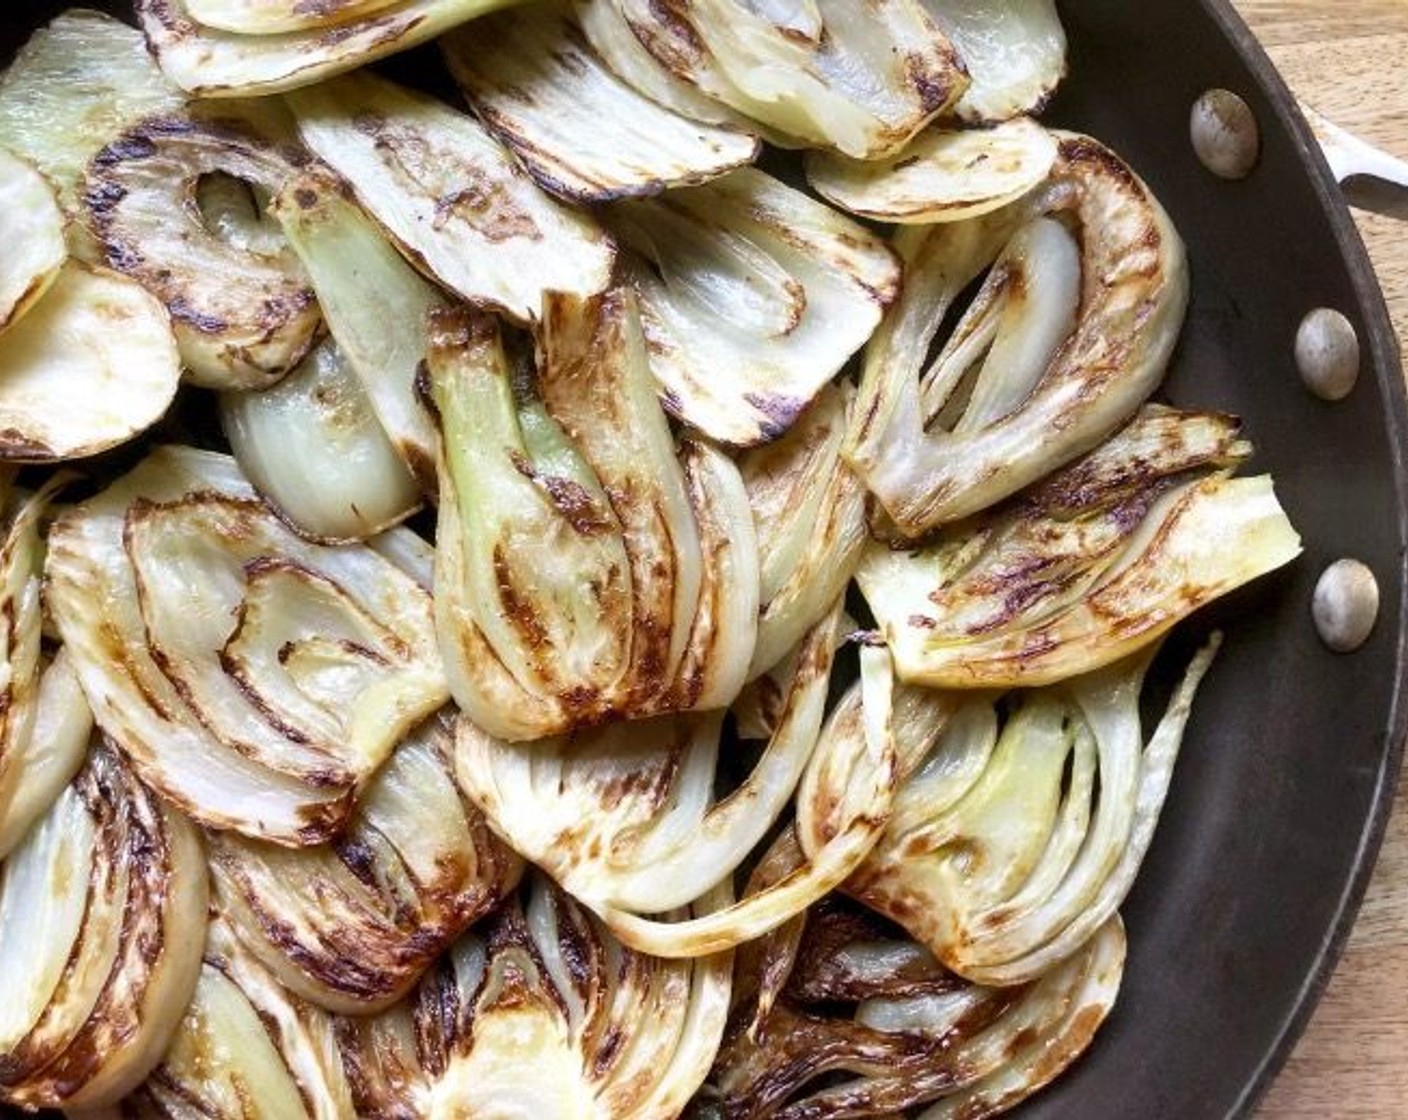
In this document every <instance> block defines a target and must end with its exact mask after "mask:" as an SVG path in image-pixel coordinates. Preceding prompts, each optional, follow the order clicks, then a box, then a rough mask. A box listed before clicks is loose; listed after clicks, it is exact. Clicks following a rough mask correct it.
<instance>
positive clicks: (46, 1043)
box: [0, 742, 206, 1109]
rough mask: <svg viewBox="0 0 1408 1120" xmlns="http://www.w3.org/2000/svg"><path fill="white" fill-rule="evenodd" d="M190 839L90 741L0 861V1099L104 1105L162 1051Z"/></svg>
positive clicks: (175, 994) (174, 994)
mask: <svg viewBox="0 0 1408 1120" xmlns="http://www.w3.org/2000/svg"><path fill="white" fill-rule="evenodd" d="M205 908H206V874H205V859H204V853H203V852H202V850H201V844H200V837H199V835H198V833H197V832H196V830H195V828H194V827H193V826H192V825H191V823H190V822H189V821H188V820H186V818H185V817H183V816H182V815H181V814H180V813H178V812H176V811H174V810H172V809H171V808H169V807H167V806H166V805H165V804H164V803H163V802H162V801H161V800H159V799H158V798H157V797H156V796H155V795H154V794H152V793H151V792H150V791H149V790H148V789H147V788H146V787H145V786H143V785H142V783H141V782H139V781H138V780H137V777H136V775H135V774H134V773H133V772H132V770H131V769H130V768H129V767H128V765H127V763H126V762H124V761H123V759H122V757H121V756H120V755H119V754H118V752H117V751H115V750H114V749H113V748H112V747H111V745H109V744H107V743H105V742H97V743H95V744H94V745H93V747H92V749H91V750H90V751H89V754H88V760H87V763H86V764H85V765H84V767H83V769H82V770H81V771H80V772H79V773H78V775H77V776H76V777H75V778H74V780H73V782H72V784H70V785H69V786H68V788H67V789H65V790H64V792H63V793H62V794H60V795H59V797H58V799H57V800H56V801H55V802H54V803H53V804H52V805H51V806H50V807H49V809H48V811H47V812H46V813H45V814H44V816H43V817H42V818H41V819H40V820H39V822H38V823H37V824H36V825H35V827H34V828H32V829H31V830H30V831H29V833H28V834H27V835H26V837H25V839H24V842H23V843H22V844H21V845H20V846H19V847H18V848H16V849H15V850H14V851H13V852H12V853H11V854H10V856H9V858H8V859H7V860H6V861H5V863H4V864H3V866H0V992H3V994H4V997H5V998H4V999H3V1000H0V1050H2V1051H3V1053H4V1054H5V1062H4V1064H3V1067H0V1101H4V1102H5V1103H7V1104H14V1105H20V1106H22V1107H24V1108H27V1109H38V1108H72V1109H84V1108H93V1107H98V1106H102V1105H109V1104H112V1103H114V1102H115V1101H117V1100H118V1099H120V1098H121V1097H122V1096H124V1095H125V1094H126V1093H128V1092H130V1091H131V1090H132V1089H134V1088H136V1087H137V1085H138V1084H140V1083H141V1081H142V1079H143V1078H145V1077H146V1076H147V1074H148V1073H149V1072H150V1071H151V1069H152V1067H153V1066H155V1065H156V1064H157V1063H158V1062H159V1061H160V1060H161V1055H162V1052H163V1050H165V1048H166V1045H167V1042H168V1041H169V1040H170V1038H171V1036H172V1033H173V1032H174V1031H175V1030H176V1029H177V1026H178V1024H179V1023H180V1022H181V1017H182V1015H183V1014H184V1013H185V1010H186V1005H187V1003H188V1001H189V1000H190V998H191V991H192V989H193V988H194V986H195V982H196V972H197V969H198V968H199V965H200V946H201V942H202V941H203V937H202V932H203V930H204V929H205Z"/></svg>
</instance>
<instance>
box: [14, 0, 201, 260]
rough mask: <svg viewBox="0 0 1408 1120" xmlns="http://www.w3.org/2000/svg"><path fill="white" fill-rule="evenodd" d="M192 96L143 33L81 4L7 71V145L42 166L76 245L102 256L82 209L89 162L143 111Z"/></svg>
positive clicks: (41, 33)
mask: <svg viewBox="0 0 1408 1120" xmlns="http://www.w3.org/2000/svg"><path fill="white" fill-rule="evenodd" d="M185 100H186V98H185V95H184V94H183V93H182V92H181V91H180V90H178V89H176V88H175V87H173V86H172V85H171V84H170V83H169V82H168V81H167V80H166V79H165V78H164V77H163V76H162V73H161V71H160V70H159V69H158V68H157V66H156V63H155V62H153V61H152V58H151V56H150V55H149V54H148V53H147V47H146V43H145V42H144V41H143V39H142V35H141V33H140V32H138V31H136V30H134V29H133V28H131V27H128V26H127V24H125V23H121V22H119V21H118V20H115V19H113V18H112V17H111V16H107V15H104V14H102V13H101V12H94V11H88V10H87V9H83V8H75V9H72V10H70V11H67V12H64V13H63V14H61V15H59V16H57V17H56V18H55V19H54V20H53V21H52V22H50V23H49V24H47V25H46V26H44V27H42V28H40V29H39V30H38V31H36V32H35V33H34V34H33V35H32V36H31V37H30V39H29V41H28V42H27V43H25V45H24V47H23V48H21V50H20V52H19V54H18V55H17V56H16V58H15V60H14V62H12V63H11V64H10V66H9V67H8V68H7V69H6V70H5V72H4V73H3V74H0V146H3V147H6V148H9V149H10V150H11V151H12V152H14V153H15V154H16V155H19V156H21V157H23V158H24V159H26V160H28V161H29V162H30V163H32V164H33V165H34V166H35V167H36V168H38V169H39V171H41V172H42V173H43V174H44V176H45V178H47V179H48V180H49V182H50V183H51V184H52V185H53V187H54V189H55V191H56V192H57V193H58V196H59V202H60V205H61V206H62V207H63V211H64V213H65V214H66V215H67V216H68V217H69V218H70V219H72V220H71V221H70V223H69V225H68V229H67V233H68V236H69V239H70V242H71V244H72V246H73V249H74V251H75V252H77V253H79V254H80V255H82V256H84V257H85V258H87V259H90V260H92V259H96V258H95V257H94V256H93V255H92V254H93V248H92V246H91V243H90V241H89V239H88V237H87V230H86V227H85V226H84V224H83V222H82V221H80V220H77V219H79V218H80V216H81V214H82V206H81V195H82V190H81V185H82V179H83V172H84V170H85V169H86V168H87V166H88V161H89V160H90V159H92V158H93V156H94V155H96V154H97V152H98V151H99V149H101V148H103V147H105V146H106V145H107V144H109V143H111V142H112V141H113V140H114V139H116V138H117V137H118V136H119V135H120V134H121V133H123V132H125V131H126V130H127V129H128V128H130V127H131V126H132V125H134V124H136V123H137V122H138V121H139V120H141V119H142V118H143V117H147V116H151V115H153V114H161V113H176V112H180V110H181V108H182V106H183V105H184V104H185Z"/></svg>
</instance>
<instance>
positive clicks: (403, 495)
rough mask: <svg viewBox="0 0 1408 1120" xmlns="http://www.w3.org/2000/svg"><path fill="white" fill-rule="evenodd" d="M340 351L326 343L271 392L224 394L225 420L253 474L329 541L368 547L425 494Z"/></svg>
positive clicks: (294, 518)
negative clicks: (365, 543)
mask: <svg viewBox="0 0 1408 1120" xmlns="http://www.w3.org/2000/svg"><path fill="white" fill-rule="evenodd" d="M349 366H350V363H349V362H348V360H347V358H346V356H345V355H344V354H343V352H342V350H341V348H340V347H339V346H338V345H337V343H336V342H334V341H333V340H332V339H331V338H327V339H324V340H323V341H322V342H320V343H319V344H318V345H317V346H315V347H314V348H313V351H312V353H311V354H309V355H308V357H306V358H304V359H303V361H302V363H300V364H299V366H298V368H297V369H295V370H294V371H293V372H292V373H290V374H289V375H288V376H287V377H285V378H283V380H281V381H280V382H279V383H278V384H277V385H275V386H273V387H272V388H269V389H264V390H247V391H245V392H234V393H225V394H223V395H222V396H221V398H220V422H221V426H222V427H223V428H224V431H225V438H226V439H228V440H229V441H230V449H231V450H232V451H233V452H234V454H235V461H236V462H238V463H239V465H240V469H241V470H242V471H244V473H245V476H246V477H247V478H248V479H249V480H250V481H251V482H252V483H254V485H255V487H256V488H257V489H258V490H259V492H260V493H261V494H263V495H264V497H265V498H266V499H267V500H268V501H270V502H271V503H272V504H273V505H274V506H275V507H277V508H278V510H279V511H280V512H281V513H282V514H284V516H285V517H287V518H288V520H289V521H290V522H291V523H292V524H294V525H295V526H297V527H298V528H299V529H300V530H302V531H303V532H304V533H305V534H307V535H308V536H311V537H316V538H319V539H321V540H327V541H337V540H344V541H345V540H360V539H365V538H366V537H370V536H373V535H375V534H377V533H380V532H381V531H383V530H385V529H389V528H390V527H391V526H393V525H396V524H399V523H400V522H401V521H403V520H404V519H405V518H406V517H407V516H409V515H410V514H411V513H413V512H415V510H417V509H419V508H420V504H421V492H420V486H419V485H417V483H416V480H415V479H414V478H412V477H411V473H410V471H409V469H407V467H406V465H405V463H404V462H402V459H401V456H400V455H398V454H397V452H396V448H395V447H393V446H392V444H391V441H390V440H389V439H388V438H387V436H386V432H385V431H384V430H383V428H382V426H381V424H380V423H379V422H378V420H377V417H376V413H375V412H374V411H373V410H372V405H371V401H370V400H369V399H368V396H367V392H366V390H365V389H364V388H363V387H362V383H361V381H360V380H358V378H357V375H356V374H354V373H353V372H352V370H351V369H350V368H349Z"/></svg>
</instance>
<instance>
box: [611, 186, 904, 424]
mask: <svg viewBox="0 0 1408 1120" xmlns="http://www.w3.org/2000/svg"><path fill="white" fill-rule="evenodd" d="M605 220H606V222H607V224H608V225H609V226H610V227H611V229H612V230H613V232H615V233H616V234H617V236H618V237H619V238H620V239H621V241H622V243H623V244H624V245H625V246H627V247H629V248H630V249H631V250H632V252H633V253H634V254H635V256H634V258H631V259H628V260H627V262H626V264H627V269H626V272H627V275H628V276H629V278H630V280H631V282H632V284H633V285H634V286H635V288H636V290H637V292H638V293H639V295H640V303H641V317H642V322H643V323H644V326H645V333H646V338H647V340H648V341H649V343H650V368H651V372H652V373H653V374H654V376H655V377H656V379H657V380H658V381H659V382H660V387H661V395H662V399H663V401H664V404H665V407H666V408H667V409H668V410H669V411H670V412H671V413H673V414H674V415H676V416H678V417H679V418H680V419H681V420H683V421H684V422H685V423H686V424H689V425H690V426H692V427H694V428H697V429H698V430H699V431H701V432H703V433H704V434H705V435H708V436H710V437H712V438H713V439H716V440H718V441H720V442H722V443H725V444H729V445H732V446H735V447H751V446H754V445H756V444H759V443H765V442H767V441H768V440H772V439H776V438H777V437H779V436H780V435H782V434H783V433H784V432H785V431H786V430H787V429H788V428H789V427H791V425H792V423H793V422H794V421H795V420H796V419H797V417H798V415H800V414H801V412H802V410H803V409H805V408H806V407H807V405H808V404H809V403H810V402H811V400H812V399H813V398H814V397H815V396H816V395H817V393H819V392H820V391H821V389H822V386H824V385H825V384H826V383H827V382H828V381H829V380H830V379H831V378H832V377H834V376H835V375H836V374H837V373H838V372H839V371H840V370H841V368H842V367H843V366H844V365H845V364H846V362H847V360H848V359H849V358H850V357H851V355H852V354H854V353H855V352H856V350H858V349H859V348H860V347H861V346H862V345H863V344H864V343H865V340H866V339H867V338H868V337H869V336H870V334H871V332H872V331H873V330H874V329H875V325H876V324H877V323H878V322H879V321H880V316H881V314H882V312H883V311H884V309H885V308H886V306H888V305H889V304H890V302H891V301H892V300H893V299H894V298H895V296H896V294H897V293H898V291H899V285H900V273H899V268H898V265H897V262H896V261H895V258H894V256H893V254H891V252H890V250H889V249H888V248H887V247H886V245H885V243H884V242H883V241H881V240H880V238H878V237H877V236H875V235H874V234H872V233H870V232H869V231H868V230H866V229H864V228H863V227H862V226H859V225H857V224H856V223H855V222H852V221H850V220H849V219H847V218H845V217H842V216H841V215H840V214H837V213H836V212H835V211H833V210H831V209H830V208H829V207H826V206H824V205H822V204H821V203H818V202H816V201H815V200H814V199H812V198H810V197H808V196H807V195H805V194H803V193H802V192H801V191H797V190H793V189H792V188H791V187H788V186H786V185H784V184H783V183H781V182H779V181H778V180H777V179H774V178H772V176H770V175H766V174H764V173H763V172H761V171H758V170H755V169H753V168H744V169H742V170H739V171H735V172H733V173H732V174H731V175H728V176H726V177H724V178H722V179H716V180H714V181H713V182H712V183H708V184H706V185H704V186H702V187H692V188H688V189H684V190H677V191H671V192H670V193H669V194H667V195H666V196H665V197H663V198H659V199H638V200H632V201H626V202H621V203H618V204H616V205H615V206H613V207H611V208H610V209H609V210H607V212H606V214H605Z"/></svg>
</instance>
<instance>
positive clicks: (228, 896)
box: [210, 719, 523, 1015]
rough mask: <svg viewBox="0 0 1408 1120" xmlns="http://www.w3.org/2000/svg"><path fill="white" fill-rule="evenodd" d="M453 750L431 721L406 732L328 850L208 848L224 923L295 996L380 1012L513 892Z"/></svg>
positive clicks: (242, 843) (256, 844) (509, 861)
mask: <svg viewBox="0 0 1408 1120" xmlns="http://www.w3.org/2000/svg"><path fill="white" fill-rule="evenodd" d="M451 750H452V743H451V738H450V734H449V731H448V730H447V729H446V728H445V727H443V726H442V725H441V724H440V722H439V720H438V719H432V720H430V721H428V722H427V723H426V724H425V725H423V726H422V727H421V728H419V729H417V730H416V731H415V732H413V733H412V734H411V735H410V736H408V737H407V738H406V739H405V741H404V742H402V744H401V745H400V746H399V747H398V748H397V750H396V752H395V754H393V755H392V756H391V758H390V760H389V761H388V762H387V763H386V765H385V766H384V767H382V769H381V770H380V771H378V772H377V775H376V777H375V778H374V779H373V780H372V783H371V785H370V786H369V787H368V788H367V791H366V794H365V796H364V797H363V798H362V799H361V800H360V802H359V803H358V806H357V811H356V813H355V815H354V816H353V818H352V821H351V822H350V824H349V825H348V828H347V831H346V832H344V833H343V835H341V836H340V837H338V838H337V839H336V840H334V841H333V842H332V843H331V844H328V845H325V846H321V847H318V848H312V849H299V850H289V849H287V848H282V847H279V846H277V845H275V844H269V843H266V842H264V841H259V840H250V839H248V838H246V837H243V836H240V835H238V834H237V833H223V834H212V835H211V838H210V864H211V873H212V876H213V878H214V883H215V888H216V892H217V895H218V898H219V900H220V904H221V908H222V910H223V912H224V913H225V915H226V919H227V920H228V921H229V922H230V925H231V928H232V929H234V930H235V931H236V933H237V934H238V935H239V937H240V939H241V940H242V941H243V942H244V944H245V945H246V946H248V948H249V949H250V950H251V951H252V952H253V953H254V954H255V955H256V956H257V957H259V958H260V960H262V961H263V962H264V964H265V965H266V967H268V968H269V969H270V970H271V971H272V972H273V973H274V975H275V976H276V977H277V978H278V980H279V982H280V983H282V984H283V985H284V986H285V987H286V988H288V989H289V990H290V991H291V992H294V993H296V994H298V995H299V996H301V997H303V998H304V999H306V1000H308V1001H310V1002H311V1003H314V1004H317V1005H318V1006H320V1007H324V1008H327V1009H328V1010H330V1011H337V1012H342V1013H345V1014H349V1015H366V1014H369V1013H371V1012H375V1011H380V1010H383V1009H385V1008H386V1007H388V1006H389V1005H390V1004H392V1003H394V1002H395V1001H396V1000H397V999H399V998H400V997H401V996H403V995H404V994H405V993H406V991H407V990H408V989H409V988H410V987H411V986H412V985H413V984H414V983H415V982H416V981H417V980H418V979H419V978H420V975H421V973H422V972H423V971H424V970H425V969H426V968H427V967H428V966H429V965H430V964H431V963H432V962H433V961H434V960H435V958H436V957H438V956H439V955H440V954H441V952H443V951H444V950H445V949H447V948H448V947H449V946H450V944H451V943H452V942H453V941H454V940H455V939H456V938H458V937H459V935H460V934H461V933H463V932H464V931H465V930H466V929H468V928H469V926H470V925H472V924H473V923H474V922H475V921H477V920H478V919H479V918H481V917H483V916H484V915H485V914H487V913H488V912H489V911H490V910H491V909H493V908H494V907H495V906H496V905H498V903H499V902H500V900H501V899H502V898H503V897H504V896H505V895H507V894H508V893H509V891H511V890H512V889H513V888H514V887H515V886H517V884H518V879H519V876H520V874H521V873H522V870H523V865H522V863H521V861H520V860H519V859H518V858H517V857H516V856H515V855H514V854H513V853H512V852H510V851H509V850H508V849H507V848H506V847H505V846H504V845H503V844H502V843H501V842H500V841H499V840H498V839H497V838H496V837H495V836H494V835H493V834H492V833H491V832H490V831H489V829H488V828H487V827H486V825H485V823H484V818H483V816H482V815H481V814H480V812H479V810H478V809H476V808H475V807H474V806H473V805H472V804H470V803H469V802H468V801H465V800H464V799H463V798H462V797H461V796H460V793H459V791H458V790H457V789H456V787H455V780H454V777H453V775H452V774H451V770H450V767H451V765H452V763H451V758H450V754H451ZM369 867H375V869H376V873H375V875H372V876H369V875H368V873H367V872H368V868H369Z"/></svg>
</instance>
